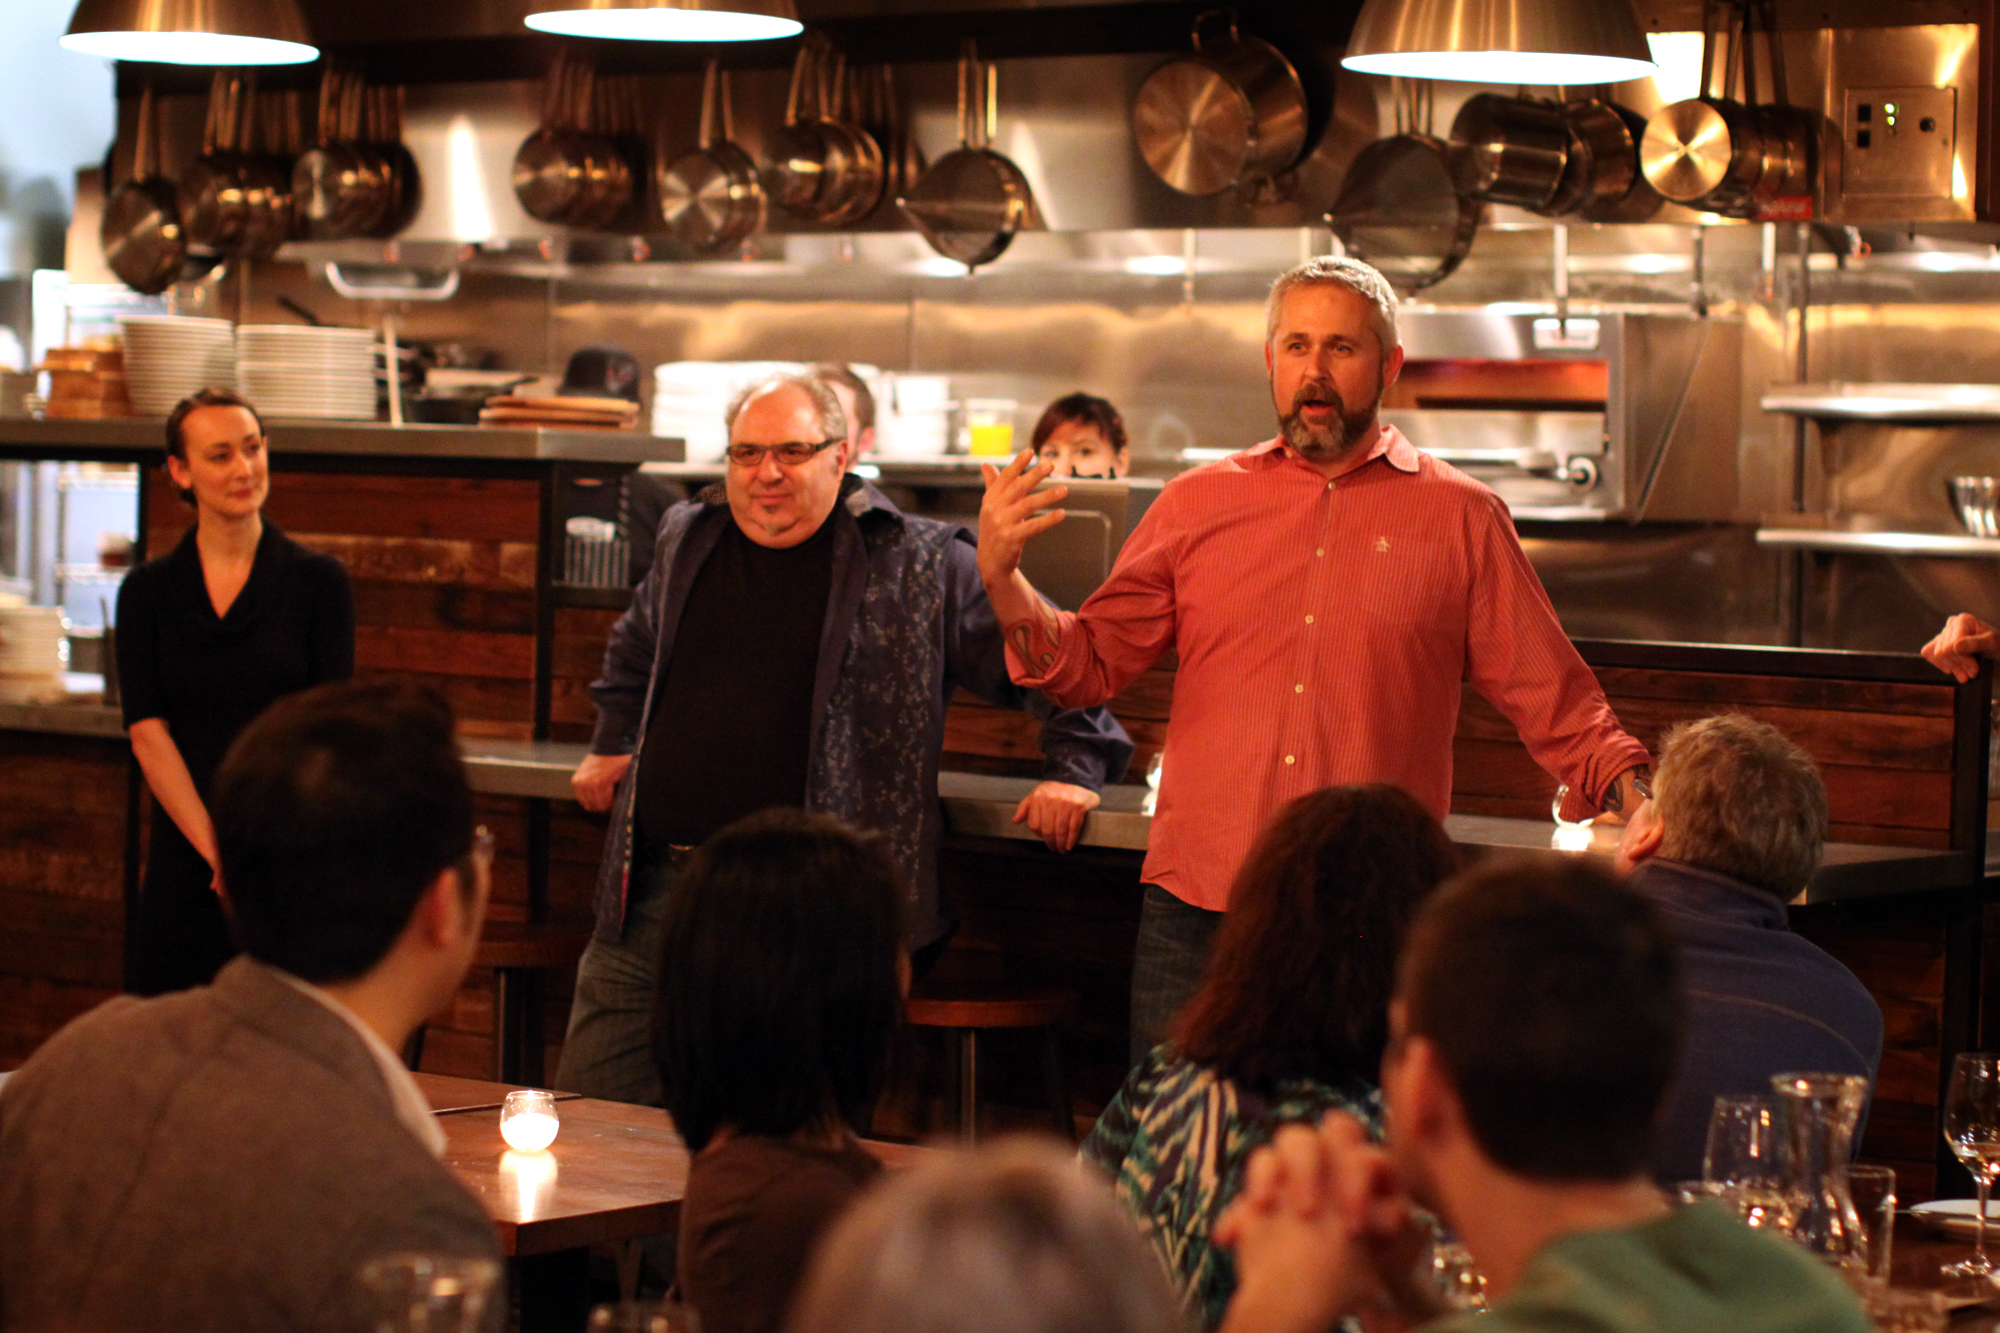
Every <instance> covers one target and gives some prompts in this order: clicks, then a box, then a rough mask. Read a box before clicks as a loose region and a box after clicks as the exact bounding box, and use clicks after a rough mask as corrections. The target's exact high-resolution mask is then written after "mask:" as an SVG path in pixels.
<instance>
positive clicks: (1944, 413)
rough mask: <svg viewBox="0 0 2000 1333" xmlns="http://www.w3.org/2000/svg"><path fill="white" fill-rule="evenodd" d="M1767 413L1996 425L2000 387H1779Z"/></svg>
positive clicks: (1766, 402) (1769, 397) (1766, 401)
mask: <svg viewBox="0 0 2000 1333" xmlns="http://www.w3.org/2000/svg"><path fill="white" fill-rule="evenodd" d="M1760 406H1762V407H1763V409H1764V410H1765V411H1766V412H1783V413H1785V414H1787V415H1790V416H1800V417H1813V418H1816V419H1818V420H1822V421H1993V420H1996V419H2000V386H1995V385H1991V384H1907V383H1894V384H1892V383H1855V382H1843V381H1834V382H1832V383H1827V384H1774V385H1772V386H1771V389H1770V391H1769V392H1768V393H1766V394H1765V395H1764V397H1763V399H1762V400H1761V401H1760Z"/></svg>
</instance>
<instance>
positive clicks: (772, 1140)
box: [653, 809, 909, 1333]
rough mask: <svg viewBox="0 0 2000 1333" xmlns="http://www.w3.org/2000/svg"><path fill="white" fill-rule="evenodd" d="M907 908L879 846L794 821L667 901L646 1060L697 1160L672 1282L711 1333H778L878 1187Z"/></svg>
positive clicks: (714, 845) (768, 821) (762, 831)
mask: <svg viewBox="0 0 2000 1333" xmlns="http://www.w3.org/2000/svg"><path fill="white" fill-rule="evenodd" d="M904 896H905V890H904V886H903V882H902V877H901V876H900V875H899V874H897V872H896V870H895V867H894V866H893V865H892V864H891V863H890V861H889V858H888V854H887V852H886V851H885V850H884V849H883V847H882V845H881V843H880V842H879V840H877V839H876V838H875V837H874V836H872V835H868V836H864V835H862V834H859V833H856V832H855V831H854V830H852V829H850V828H849V827H848V826H847V825H845V824H843V823H841V822H840V821H839V820H837V819H833V818H830V817H829V816H826V815H809V814H806V813H804V812H802V811H799V810H792V809H771V810H765V811H763V812H761V813H758V814H754V815H750V816H747V817H746V818H743V819H739V820H737V821H736V822H735V823H733V824H730V825H728V826H727V827H725V828H723V829H722V830H721V831H720V832H718V833H717V834H715V835H714V836H713V837H711V838H710V839H709V840H708V841H707V842H705V843H703V844H702V845H701V847H700V848H699V849H698V850H697V851H695V853H694V854H693V856H692V857H690V858H689V860H688V863H687V867H686V869H684V870H683V871H682V872H681V879H680V881H679V883H677V884H676V885H675V886H674V891H673V894H672V895H671V897H670V898H669V900H668V902H667V905H666V921H665V925H664V928H663V932H662V940H661V951H660V956H661V958H662V959H663V960H664V961H663V962H662V965H661V966H660V968H659V970H658V976H659V980H658V983H657V989H656V990H655V992H654V995H655V1000H654V1006H653V1054H654V1058H655V1060H656V1062H657V1063H658V1065H659V1070H660V1082H661V1086H662V1088H663V1090H664V1092H665V1101H666V1108H667V1111H668V1113H669V1114H671V1115H672V1116H673V1120H674V1127H675V1128H676V1129H678V1130H679V1131H680V1135H681V1138H682V1139H683V1140H685V1141H686V1143H687V1146H688V1151H690V1152H691V1153H693V1154H694V1157H693V1160H692V1161H691V1162H690V1163H689V1165H688V1178H687V1193H686V1195H685V1197H684V1198H683V1200H682V1202H681V1216H680V1241H679V1245H680V1249H679V1256H678V1260H677V1262H676V1265H675V1269H676V1279H677V1281H678V1282H679V1284H680V1291H681V1296H682V1299H683V1300H685V1301H686V1302H687V1304H689V1305H691V1306H692V1307H694V1310H695V1313H696V1314H697V1315H698V1316H699V1317H700V1319H701V1328H702V1333H777V1330H778V1328H779V1327H780V1325H781V1323H782V1321H783V1319H784V1316H785V1310H786V1307H787V1306H788V1305H789V1304H790V1303H791V1297H792V1291H793V1289H794V1288H795V1287H796V1286H797V1285H798V1282H799V1279H800V1277H801V1275H802V1274H803V1272H804V1270H805V1265H806V1259H807V1257H808V1255H809V1254H810V1253H811V1250H812V1246H813V1242H814V1241H815V1240H817V1239H818V1237H819V1235H820V1233H821V1232H822V1231H823V1230H825V1228H826V1226H827V1225H828V1224H829V1223H830V1222H831V1221H832V1220H833V1219H834V1217H835V1216H836V1215H838V1214H839V1213H840V1212H841V1211H842V1210H843V1209H844V1208H845V1207H846V1206H847V1204H848V1202H849V1201H850V1200H852V1199H853V1198H854V1197H855V1196H856V1195H857V1194H859V1193H860V1192H861V1190H862V1188H863V1187H864V1186H865V1185H867V1184H868V1183H869V1181H871V1180H872V1179H873V1178H874V1177H875V1175H876V1173H877V1172H878V1171H879V1170H880V1167H879V1166H878V1165H877V1163H876V1160H875V1158H874V1157H873V1156H871V1155H870V1154H869V1153H868V1152H867V1151H866V1150H865V1149H863V1148H862V1147H861V1145H860V1143H859V1142H857V1141H856V1137H855V1135H856V1133H857V1131H858V1130H860V1129H861V1128H862V1127H863V1126H864V1125H865V1124H866V1123H867V1121H868V1117H869V1115H870V1113H871V1112H872V1111H873V1110H874V1107H875V1099H876V1097H877V1096H878V1095H879V1094H880V1092H881V1090H882V1082H883V1079H884V1077H885V1076H886V1073H887V1069H888V1061H889V1050H890V1045H891V1042H892V1041H893V1040H894V1037H895V1033H896V1028H897V1025H898V1024H899V1023H900V1022H901V1021H902V1013H903V993H904V990H905V989H906V988H907V986H908V983H909V958H908V955H906V954H905V953H904V952H903V899H904Z"/></svg>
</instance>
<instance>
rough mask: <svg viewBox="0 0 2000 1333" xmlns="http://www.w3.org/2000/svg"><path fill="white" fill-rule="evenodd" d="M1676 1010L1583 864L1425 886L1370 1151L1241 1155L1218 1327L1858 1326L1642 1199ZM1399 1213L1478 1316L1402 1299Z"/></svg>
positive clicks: (1278, 1149) (1329, 1141)
mask: <svg viewBox="0 0 2000 1333" xmlns="http://www.w3.org/2000/svg"><path fill="white" fill-rule="evenodd" d="M1681 1007H1682V996H1681V980H1680V976H1679V964H1678V960H1677V958H1676V955H1675V949H1674V944H1673V940H1672V937H1671V936H1670V935H1669V933H1668V932H1667V929H1666V927H1665V926H1664V925H1663V924H1662V923H1661V921H1660V920H1659V918H1658V916H1657V914H1656V912H1655V910H1654V908H1653V907H1652V905H1651V904H1650V903H1649V902H1647V901H1646V900H1645V899H1644V898H1641V897H1640V896H1639V895H1637V894H1634V893H1632V892H1631V891H1629V890H1627V889H1625V888H1623V887H1621V886H1620V885H1619V884H1618V882H1617V881H1616V880H1614V879H1612V878H1611V876H1610V875H1608V874H1606V873H1605V872H1603V871H1601V870H1598V869H1596V868H1594V867H1592V866H1590V865H1588V864H1586V863H1584V862H1581V861H1568V860H1563V859H1560V858H1556V857H1541V858H1535V859H1516V860H1508V861H1496V862H1489V863H1486V864H1483V865H1482V866H1481V867H1479V868H1478V869H1476V870H1474V871H1472V872H1470V873H1468V874H1465V875H1462V876H1460V877H1459V878H1458V879H1457V880H1456V881H1455V882H1453V883H1452V884H1450V885H1448V886H1447V887H1445V888H1444V889H1441V890H1439V891H1438V893H1437V894H1436V895H1434V896H1433V897H1432V898H1431V899H1430V900H1429V901H1428V902H1427V903H1426V904H1425V905H1424V907H1423V908H1422V909H1421V910H1420V912H1419V914H1418V917H1417V921H1416V923H1415V925H1414V926H1413V927H1412V930H1411V933H1410V936H1409V941H1408V944H1407V946H1406V947H1405V949H1404V953H1403V958H1402V961H1401V965H1400V970H1399V974H1398V977H1397V987H1396V999H1395V1000H1394V1002H1393V1004H1392V1007H1391V1010H1390V1044H1389V1051H1388V1054H1387V1055H1386V1056H1385V1057H1384V1059H1383V1062H1382V1093H1383V1098H1384V1101H1385V1103H1386V1109H1387V1114H1386V1117H1385V1121H1386V1124H1387V1125H1388V1132H1387V1139H1386V1141H1385V1142H1384V1143H1383V1144H1382V1145H1381V1146H1380V1147H1378V1146H1376V1145H1374V1144H1372V1143H1370V1142H1369V1141H1368V1137H1367V1135H1366V1133H1365V1132H1364V1131H1363V1130H1362V1129H1361V1127H1360V1126H1359V1125H1358V1124H1357V1123H1355V1122H1354V1121H1353V1120H1352V1119H1350V1118H1348V1117H1346V1116H1341V1115H1333V1116H1328V1117H1327V1118H1326V1120H1325V1121H1323V1122H1322V1123H1321V1124H1320V1126H1319V1127H1318V1128H1317V1129H1309V1128H1306V1127H1304V1126H1292V1127H1290V1128H1288V1129H1285V1130H1283V1131H1281V1132H1280V1134H1279V1135H1278V1137H1277V1138H1276V1139H1275V1140H1274V1142H1273V1143H1272V1145H1271V1146H1270V1147H1268V1148H1265V1149H1263V1150H1261V1151H1260V1152H1259V1153H1258V1154H1257V1156H1256V1157H1254V1158H1252V1160H1251V1163H1250V1167H1249V1171H1248V1173H1247V1177H1246V1180H1247V1183H1246V1185H1245V1188H1244V1191H1243V1193H1242V1194H1241V1195H1240V1196H1239V1199H1238V1202H1237V1203H1236V1204H1235V1205H1234V1206H1233V1207H1232V1208H1231V1209H1230V1211H1229V1212H1228V1213H1227V1214H1225V1215H1224V1217H1223V1220H1222V1223H1221V1225H1220V1226H1219V1227H1218V1229H1217V1233H1216V1234H1217V1238H1218V1239H1219V1240H1222V1241H1223V1242H1224V1243H1226V1244H1229V1245H1231V1246H1232V1247H1233V1248H1234V1250H1235V1253H1236V1266H1237V1273H1238V1278H1239V1285H1238V1287H1237V1293H1236V1299H1235V1301H1234V1302H1233V1303H1232V1304H1231V1306H1230V1308H1229V1313H1228V1316H1227V1318H1226V1319H1225V1321H1224V1323H1223V1325H1222V1329H1223V1333H1253V1331H1254V1333H1326V1331H1327V1330H1330V1329H1332V1328H1333V1327H1334V1325H1335V1324H1336V1323H1337V1322H1338V1321H1339V1320H1340V1319H1341V1318H1342V1317H1343V1316H1346V1315H1362V1316H1364V1318H1365V1319H1366V1320H1367V1322H1368V1325H1369V1327H1370V1328H1397V1327H1410V1326H1414V1325H1419V1324H1421V1325H1423V1327H1424V1329H1425V1333H1530V1331H1536V1333H1549V1331H1552V1330H1561V1333H1593V1331H1596V1330H1602V1331H1603V1333H1625V1331H1626V1330H1645V1331H1646V1333H1697V1330H1699V1331H1700V1333H1710V1331H1711V1330H1715V1329H1729V1328H1738V1329H1743V1328H1754V1329H1758V1330H1760V1333H1808V1331H1809V1333H1866V1330H1868V1329H1869V1328H1870V1324H1869V1322H1868V1319H1867V1317H1866V1316H1865V1315H1864V1314H1863V1313H1862V1310H1861V1307H1860V1304H1859V1302H1858V1301H1857V1300H1856V1298H1855V1297H1854V1296H1853V1294H1852V1293H1851V1292H1850V1291H1849V1290H1848V1288H1847V1287H1846V1285H1845V1284H1843V1283H1842V1282H1841V1281H1840V1279H1839V1278H1838V1277H1837V1276H1835V1274H1834V1273H1833V1271H1832V1270H1831V1269H1829V1268H1827V1267H1825V1266H1823V1265H1822V1264H1821V1263H1820V1262H1819V1261H1818V1260H1816V1259H1814V1258H1813V1257H1812V1256H1811V1255H1809V1254H1807V1253H1806V1252H1805V1251H1804V1250H1803V1249H1801V1248H1799V1247H1798V1246H1796V1245H1794V1244H1792V1243H1791V1242H1790V1241H1787V1240H1783V1239H1780V1238H1777V1237H1773V1236H1770V1235H1766V1234H1764V1233H1763V1232H1759V1231H1752V1230H1751V1229H1750V1228H1748V1227H1746V1226H1744V1225H1743V1224H1742V1223H1741V1222H1740V1221H1738V1220H1737V1219H1736V1217H1735V1216H1734V1215H1733V1214H1732V1213H1730V1212H1728V1211H1727V1210H1725V1209H1723V1208H1722V1207H1721V1206H1720V1205H1717V1204H1714V1203H1707V1202H1704V1203H1699V1204H1695V1205H1694V1206H1692V1207H1686V1208H1680V1209H1675V1208H1674V1207H1672V1206H1671V1205H1670V1204H1669V1203H1668V1201H1667V1199H1666V1198H1665V1197H1664V1196H1663V1195H1662V1194H1661V1193H1660V1191H1659V1190H1658V1189H1657V1188H1656V1187H1655V1186H1654V1184H1653V1181H1652V1178H1651V1175H1650V1173H1649V1171H1648V1169H1647V1168H1648V1163H1649V1161H1650V1160H1651V1157H1652V1147H1653V1133H1654V1125H1655V1122H1656V1120H1657V1118H1658V1113H1659V1110H1660V1107H1661V1105H1662V1103H1663V1101H1664V1098H1665V1095H1666V1091H1667V1085H1668V1082H1669V1080H1670V1078H1671V1076H1672V1074H1673V1071H1674V1065H1675V1057H1676V1052H1677V1048H1678V1046H1679V1042H1680V1026H1681ZM1413 1204H1421V1205H1422V1206H1423V1207H1426V1208H1428V1209H1430V1210H1431V1211H1433V1212H1434V1213H1436V1214H1437V1215H1438V1216H1439V1217H1441V1218H1442V1219H1443V1220H1444V1222H1445V1224H1446V1225H1447V1226H1449V1227H1450V1228H1451V1229H1452V1230H1453V1231H1454V1232H1456V1233H1457V1234H1458V1236H1459V1237H1460V1239H1462V1240H1463V1241H1464V1242H1465V1245H1466V1248H1467V1249H1468V1250H1470V1251H1471V1254H1472V1258H1473V1261H1474V1263H1475V1264H1476V1265H1477V1267H1478V1269H1479V1271H1480V1272H1481V1273H1482V1274H1483V1275H1484V1277H1485V1279H1486V1292H1487V1300H1488V1303H1489V1306H1490V1310H1489V1312H1488V1313H1487V1314H1485V1315H1483V1316H1476V1315H1474V1314H1473V1313H1472V1312H1466V1313H1462V1314H1455V1315H1454V1314H1448V1313H1444V1312H1442V1311H1441V1310H1440V1309H1439V1308H1438V1307H1437V1304H1436V1300H1435V1298H1434V1297H1433V1296H1430V1295H1429V1293H1427V1292H1425V1291H1424V1290H1423V1289H1422V1288H1423V1284H1422V1283H1421V1282H1420V1281H1419V1280H1418V1279H1417V1277H1416V1276H1415V1274H1416V1272H1417V1270H1416V1266H1415V1264H1414V1260H1415V1259H1416V1258H1417V1256H1418V1255H1419V1254H1420V1253H1421V1239H1420V1238H1421V1232H1420V1230H1419V1229H1418V1227H1417V1226H1416V1225H1415V1224H1414V1222H1413V1219H1412V1212H1411V1209H1412V1205H1413ZM1371 1316H1372V1317H1371ZM1426 1320H1428V1321H1430V1322H1428V1323H1426V1322H1425V1321H1426Z"/></svg>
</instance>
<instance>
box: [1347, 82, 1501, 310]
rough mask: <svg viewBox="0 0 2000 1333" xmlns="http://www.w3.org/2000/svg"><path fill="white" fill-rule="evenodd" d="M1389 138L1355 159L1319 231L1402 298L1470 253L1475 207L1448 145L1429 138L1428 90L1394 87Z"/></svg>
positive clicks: (1414, 85)
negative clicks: (1455, 174)
mask: <svg viewBox="0 0 2000 1333" xmlns="http://www.w3.org/2000/svg"><path fill="white" fill-rule="evenodd" d="M1398 91H1399V92H1400V96H1399V97H1398V99H1397V101H1396V131H1397V132H1396V133H1395V134H1393V135H1391V136H1390V137H1388V138H1386V139H1377V140H1376V141H1375V142H1373V143H1371V144H1369V145H1368V146H1367V147H1365V148H1363V149H1362V150H1361V152H1360V153H1359V154H1358V155H1356V157H1355V159H1354V162H1353V164H1352V165H1351V166H1349V167H1348V168H1347V176H1346V178H1345V179H1344V180H1343V181H1342V183H1341V188H1340V197H1339V198H1338V199H1336V200H1335V201H1334V205H1333V209H1332V210H1331V211H1330V212H1329V213H1328V214H1327V217H1326V220H1327V225H1328V226H1330V227H1331V228H1332V229H1333V233H1334V235H1336V236H1338V237H1339V238H1340V241H1341V243H1342V244H1343V245H1345V246H1346V247H1347V249H1348V251H1349V252H1350V253H1352V254H1354V255H1356V256H1357V257H1360V258H1365V259H1369V260H1372V261H1373V262H1375V263H1376V264H1377V265H1379V266H1380V267H1381V269H1382V272H1383V275H1384V276H1385V277H1387V278H1388V279H1389V281H1390V283H1391V284H1392V285H1394V286H1396V287H1398V288H1400V289H1402V290H1403V291H1405V292H1417V291H1422V290H1423V289H1424V288H1426V287H1433V286H1436V285H1437V284H1438V283H1440V282H1443V281H1444V280H1445V279H1446V278H1448V277H1450V276H1451V275H1452V274H1453V273H1455V272H1456V271H1457V270H1458V266H1459V265H1460V264H1462V263H1464V262H1465V257H1466V256H1467V255H1468V254H1470V253H1471V252H1472V240H1473V237H1474V236H1475V235H1476V234H1477V233H1478V230H1479V219H1480V214H1481V213H1482V212H1483V211H1484V209H1483V207H1482V206H1481V205H1480V203H1479V201H1478V200H1476V199H1471V198H1468V197H1467V196H1465V195H1463V194H1460V193H1459V191H1458V187H1457V185H1456V183H1455V182H1454V181H1453V178H1452V158H1453V155H1454V153H1455V152H1456V150H1455V149H1453V148H1452V146H1451V145H1450V144H1448V143H1446V142H1444V141H1443V140H1442V139H1439V138H1438V137H1437V136H1436V135H1434V134H1432V133H1431V85H1430V81H1429V80H1427V79H1412V80H1403V81H1401V87H1400V89H1399V90H1398Z"/></svg>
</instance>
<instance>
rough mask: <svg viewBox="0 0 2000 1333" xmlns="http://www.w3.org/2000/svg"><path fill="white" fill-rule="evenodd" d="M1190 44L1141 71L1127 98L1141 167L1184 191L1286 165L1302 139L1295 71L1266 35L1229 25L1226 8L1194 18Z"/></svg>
mask: <svg viewBox="0 0 2000 1333" xmlns="http://www.w3.org/2000/svg"><path fill="white" fill-rule="evenodd" d="M1193 42H1194V54H1193V55H1188V56H1178V57H1176V58H1175V59H1173V60H1170V61H1168V62H1167V63H1166V64H1164V65H1162V66H1160V67H1159V68H1158V69H1156V70H1154V71H1153V72H1152V73H1151V74H1149V75H1147V76H1146V81H1145V82H1144V83H1143V84H1141V85H1140V86H1139V94H1138V96H1137V97H1135V98H1134V99H1133V101H1132V135H1133V137H1134V138H1135V139H1136V140H1138V144H1139V155H1140V156H1141V157H1143V158H1145V159H1146V165H1147V166H1149V167H1151V168H1152V169H1153V173H1154V174H1155V175H1157V176H1158V177H1159V178H1160V179H1161V180H1163V181H1165V182H1166V183H1167V184H1168V185H1169V186H1171V187H1173V188H1174V189H1176V190H1179V191H1180V192H1181V193H1183V194H1194V195H1211V194H1220V193H1222V192H1223V191H1224V190H1227V189H1229V188H1230V187H1232V186H1235V185H1239V184H1251V183H1255V182H1260V181H1269V180H1272V179H1274V178H1275V177H1277V176H1279V175H1281V174H1283V173H1284V172H1286V171H1288V170H1290V169H1291V167H1292V165H1293V164H1294V163H1296V162H1297V161H1298V160H1299V155H1300V153H1301V152H1302V151H1303V150H1304V149H1305V142H1306V95H1305V88H1304V87H1303V85H1301V84H1300V82H1299V75H1298V71H1297V70H1295V69H1294V68H1292V64H1291V62H1290V61H1288V60H1286V59H1285V57H1284V56H1283V55H1282V54H1281V53H1280V52H1279V51H1278V49H1277V48H1276V47H1274V46H1272V45H1271V44H1270V43H1269V42H1265V41H1262V40H1260V39H1258V38H1255V37H1249V36H1245V35H1244V34H1243V33H1242V32H1241V31H1239V30H1238V28H1237V23H1236V12H1235V11H1234V10H1229V9H1214V10H1210V11H1208V12H1207V13H1205V14H1202V15H1200V16H1199V17H1197V18H1196V19H1195V21H1194V32H1193Z"/></svg>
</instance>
